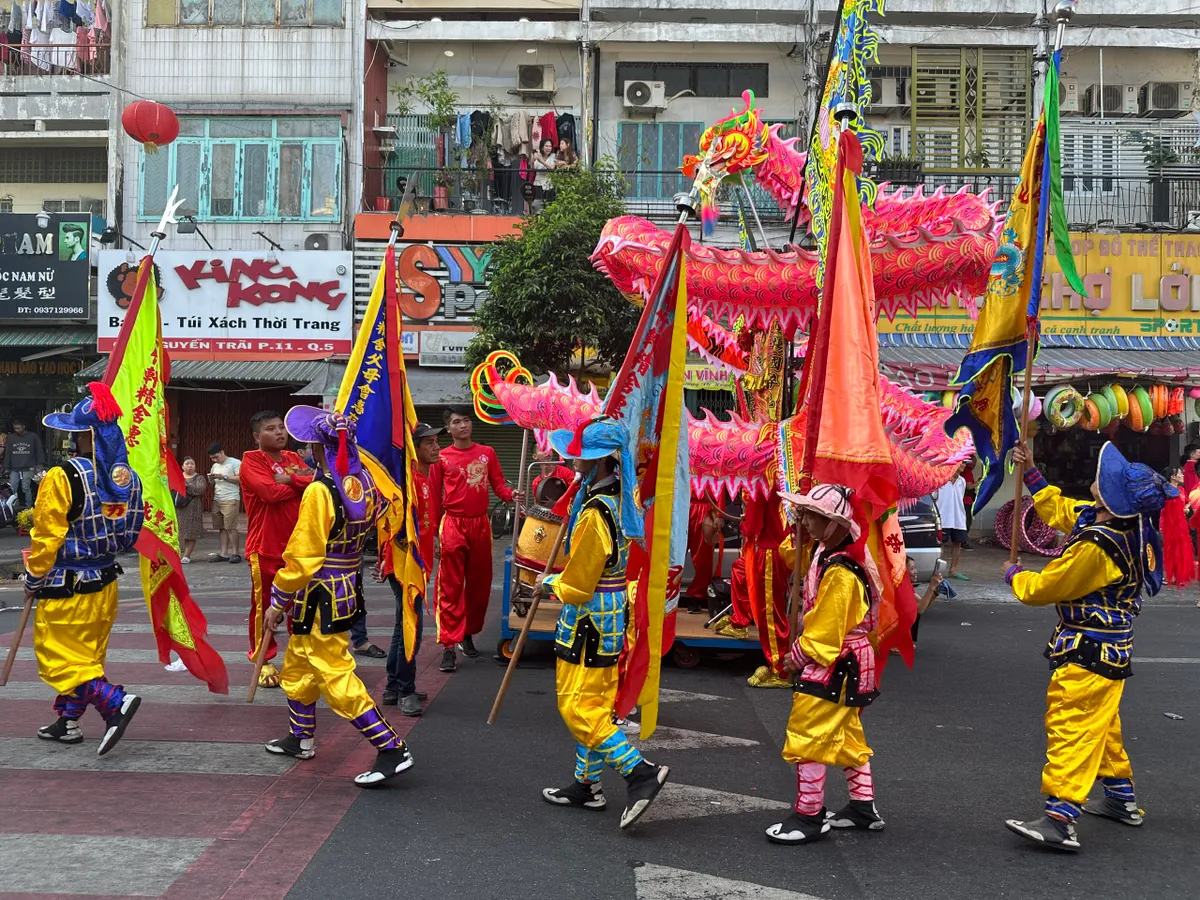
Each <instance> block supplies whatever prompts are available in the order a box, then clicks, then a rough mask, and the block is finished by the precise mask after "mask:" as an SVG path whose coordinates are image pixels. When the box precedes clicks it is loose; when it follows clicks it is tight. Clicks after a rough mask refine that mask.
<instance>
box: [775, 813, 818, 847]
mask: <svg viewBox="0 0 1200 900" xmlns="http://www.w3.org/2000/svg"><path fill="white" fill-rule="evenodd" d="M832 827H833V826H831V825H830V824H829V820H828V819H827V818H826V811H825V810H821V811H820V812H819V813H817V814H816V815H813V816H805V815H801V814H800V813H798V812H796V811H795V810H792V814H791V815H790V816H788V817H787V818H786V819H784V820H783V821H782V822H776V823H775V824H774V825H772V826H771V827H770V828H768V829H767V840H768V841H770V842H771V843H772V844H811V843H812V842H813V841H819V840H822V839H823V838H824V837H825V836H826V835H827V834H829V831H830V829H831V828H832Z"/></svg>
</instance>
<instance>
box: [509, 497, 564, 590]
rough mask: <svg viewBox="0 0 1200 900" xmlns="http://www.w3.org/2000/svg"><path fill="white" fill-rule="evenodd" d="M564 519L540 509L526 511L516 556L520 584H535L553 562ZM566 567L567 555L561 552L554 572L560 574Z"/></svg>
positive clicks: (537, 507) (533, 507)
mask: <svg viewBox="0 0 1200 900" xmlns="http://www.w3.org/2000/svg"><path fill="white" fill-rule="evenodd" d="M561 526H562V519H561V518H559V517H558V516H556V515H555V514H554V513H552V512H551V511H550V510H548V509H545V508H544V507H541V506H531V507H529V508H528V509H527V510H526V511H525V520H524V521H523V522H522V523H521V533H520V535H518V536H517V553H516V556H515V557H514V560H515V562H516V564H517V568H518V569H519V571H520V577H521V581H523V582H524V583H525V584H534V583H536V581H537V577H538V576H539V575H541V574H542V573H543V572H544V571H546V563H547V562H548V561H549V560H550V549H551V548H552V547H553V546H554V539H555V538H556V537H558V529H559V528H560V527H561ZM564 549H565V548H564ZM566 564H567V554H566V553H565V552H564V551H563V550H559V553H558V559H557V560H556V561H555V564H554V571H555V572H561V571H562V570H563V568H564V567H565V566H566Z"/></svg>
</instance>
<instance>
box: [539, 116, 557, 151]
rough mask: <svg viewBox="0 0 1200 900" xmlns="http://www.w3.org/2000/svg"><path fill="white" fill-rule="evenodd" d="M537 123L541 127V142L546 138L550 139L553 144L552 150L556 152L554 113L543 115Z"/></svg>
mask: <svg viewBox="0 0 1200 900" xmlns="http://www.w3.org/2000/svg"><path fill="white" fill-rule="evenodd" d="M538 122H540V123H541V126H542V140H545V139H546V138H550V140H551V141H553V142H554V150H555V152H557V151H558V126H557V125H556V123H555V117H554V113H553V112H548V113H544V114H543V115H542V116H541V117H540V118H539V119H538Z"/></svg>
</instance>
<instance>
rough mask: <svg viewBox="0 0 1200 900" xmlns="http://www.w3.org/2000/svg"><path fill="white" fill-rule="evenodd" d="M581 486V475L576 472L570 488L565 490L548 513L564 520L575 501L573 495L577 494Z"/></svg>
mask: <svg viewBox="0 0 1200 900" xmlns="http://www.w3.org/2000/svg"><path fill="white" fill-rule="evenodd" d="M581 484H583V473H582V472H576V473H575V478H574V480H573V481H572V482H571V486H570V487H569V488H567V492H566V493H565V494H563V495H562V496H561V497H559V498H558V502H557V503H555V504H554V509H552V510H550V512H551V513H552V514H553V515H556V516H558V517H559V518H560V519H565V518H566V517H567V513H569V512H570V511H571V502H572V501H573V500H574V499H575V495H576V494H578V493H579V486H580V485H581Z"/></svg>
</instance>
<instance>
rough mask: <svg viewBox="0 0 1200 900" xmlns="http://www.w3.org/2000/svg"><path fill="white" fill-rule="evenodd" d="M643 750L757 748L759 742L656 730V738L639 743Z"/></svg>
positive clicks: (717, 735)
mask: <svg viewBox="0 0 1200 900" xmlns="http://www.w3.org/2000/svg"><path fill="white" fill-rule="evenodd" d="M636 743H637V746H638V749H641V750H694V749H697V748H699V747H757V746H758V741H751V740H749V739H747V738H739V737H730V736H729V735H725V734H710V733H709V732H707V731H688V730H687V729H686V728H664V727H662V726H659V727H658V728H657V729H655V732H654V737H652V738H650V740H648V741H637V742H636Z"/></svg>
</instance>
